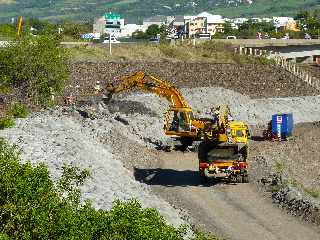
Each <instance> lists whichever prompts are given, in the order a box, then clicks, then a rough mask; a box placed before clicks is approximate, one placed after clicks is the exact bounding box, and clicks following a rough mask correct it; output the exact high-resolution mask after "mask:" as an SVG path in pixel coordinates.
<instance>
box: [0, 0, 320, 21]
mask: <svg viewBox="0 0 320 240" xmlns="http://www.w3.org/2000/svg"><path fill="white" fill-rule="evenodd" d="M5 2H8V0H5ZM9 2H11V4H1V1H0V4H1V7H0V16H1V17H0V21H1V20H2V21H8V20H9V19H10V18H11V17H16V16H19V15H23V16H34V17H41V18H45V19H47V20H52V21H54V22H56V21H57V20H66V19H72V20H76V21H88V20H89V21H92V20H93V17H96V16H99V15H100V16H102V15H103V14H104V13H105V12H106V11H108V10H109V9H111V10H112V11H114V12H118V13H120V14H122V15H123V17H125V18H126V19H128V20H129V21H134V22H140V21H141V20H142V19H143V18H145V17H150V16H152V15H170V16H172V15H183V14H185V15H189V14H198V13H200V12H202V11H211V12H212V13H213V14H223V15H225V16H229V17H238V16H284V15H292V16H293V15H295V13H296V12H298V11H299V10H300V9H312V8H316V7H317V6H319V2H318V1H317V0H304V1H300V0H282V1H275V0H255V1H254V3H253V4H251V5H249V4H246V3H242V4H240V5H239V3H238V2H237V1H233V2H232V1H225V0H210V1H209V0H198V1H194V2H196V3H197V5H192V4H191V2H192V1H190V0H179V1H173V0H158V1H150V0H109V1H98V0H91V1H85V0H78V1H74V0H56V1H49V0H16V1H9Z"/></svg>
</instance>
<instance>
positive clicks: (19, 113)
mask: <svg viewBox="0 0 320 240" xmlns="http://www.w3.org/2000/svg"><path fill="white" fill-rule="evenodd" d="M8 114H9V115H10V116H12V117H14V118H25V117H27V116H28V110H27V108H26V106H25V105H24V104H22V103H12V104H11V105H10V107H9V109H8Z"/></svg>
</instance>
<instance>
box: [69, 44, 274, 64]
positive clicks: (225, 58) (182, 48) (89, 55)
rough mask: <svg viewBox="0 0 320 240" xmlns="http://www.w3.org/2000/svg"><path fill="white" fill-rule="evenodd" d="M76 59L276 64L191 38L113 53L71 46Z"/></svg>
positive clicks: (115, 49) (124, 46)
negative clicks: (174, 43) (194, 42)
mask: <svg viewBox="0 0 320 240" xmlns="http://www.w3.org/2000/svg"><path fill="white" fill-rule="evenodd" d="M69 51H70V55H71V58H72V60H73V61H108V60H109V61H119V60H120V61H132V60H134V61H139V60H148V61H161V60H169V61H183V62H212V63H234V64H272V62H271V61H269V60H267V59H266V58H264V57H252V56H245V55H241V56H240V55H238V54H234V49H233V46H232V45H229V44H225V43H221V42H217V41H209V42H204V43H197V45H196V46H193V45H192V43H191V42H190V41H185V42H184V43H181V42H178V43H177V45H176V46H171V45H169V44H167V43H162V44H159V45H157V44H148V43H136V44H134V43H131V44H119V45H116V44H114V45H113V46H112V55H110V54H109V48H108V45H99V46H97V45H94V46H79V47H74V48H71V49H69Z"/></svg>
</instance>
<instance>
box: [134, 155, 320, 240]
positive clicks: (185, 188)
mask: <svg viewBox="0 0 320 240" xmlns="http://www.w3.org/2000/svg"><path fill="white" fill-rule="evenodd" d="M161 158H162V164H161V166H159V168H157V169H151V170H147V169H135V176H136V178H137V179H140V180H141V181H144V182H146V183H147V184H149V185H151V186H152V187H153V189H154V191H155V192H157V193H158V194H159V195H161V196H162V197H163V198H165V199H167V200H168V201H169V202H170V203H171V204H173V205H174V206H176V207H178V208H184V209H186V210H187V211H188V212H189V213H190V215H191V216H192V219H191V221H192V222H193V223H195V225H196V226H198V227H201V228H204V229H206V230H207V231H212V232H215V233H218V234H220V235H222V236H223V237H226V238H227V239H229V238H230V239H240V240H241V239H245V240H248V239H249V240H251V239H252V240H253V239H270V240H271V239H272V240H273V239H274V240H276V239H283V240H284V239H291V240H294V239H297V240H301V239H319V238H320V231H319V229H316V228H315V227H313V226H311V225H306V224H304V223H301V222H300V221H299V220H297V219H296V218H294V217H292V216H289V215H287V214H286V213H284V212H283V211H282V210H280V209H278V208H275V206H274V205H272V203H271V202H270V201H268V200H267V199H265V198H263V197H262V196H261V193H259V192H258V191H257V189H256V187H255V186H254V185H253V184H216V185H214V186H213V185H208V186H202V185H201V184H200V182H199V179H198V178H197V156H196V154H194V153H179V152H175V153H164V154H162V155H161Z"/></svg>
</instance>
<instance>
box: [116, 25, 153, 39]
mask: <svg viewBox="0 0 320 240" xmlns="http://www.w3.org/2000/svg"><path fill="white" fill-rule="evenodd" d="M146 30H147V29H146V28H145V27H144V26H143V25H137V24H126V25H124V27H123V29H121V33H120V34H119V37H131V36H132V34H133V33H134V32H137V31H141V32H145V31H146Z"/></svg>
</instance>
